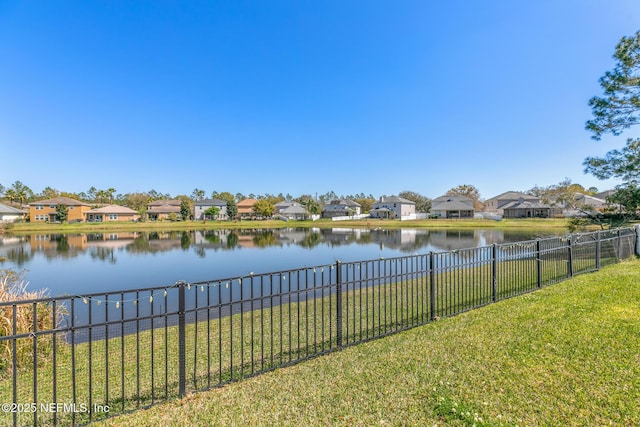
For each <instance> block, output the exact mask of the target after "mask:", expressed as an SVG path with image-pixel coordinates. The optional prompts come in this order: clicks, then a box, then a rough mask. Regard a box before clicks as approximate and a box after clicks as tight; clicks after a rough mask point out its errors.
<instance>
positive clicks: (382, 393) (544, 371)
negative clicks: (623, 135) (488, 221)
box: [103, 260, 640, 426]
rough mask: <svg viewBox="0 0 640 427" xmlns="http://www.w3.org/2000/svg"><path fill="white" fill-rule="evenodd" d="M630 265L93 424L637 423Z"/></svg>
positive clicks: (637, 350) (634, 285) (637, 308)
mask: <svg viewBox="0 0 640 427" xmlns="http://www.w3.org/2000/svg"><path fill="white" fill-rule="evenodd" d="M639 285H640V261H639V260H632V261H626V262H622V263H620V264H616V265H613V266H609V267H607V268H604V269H603V270H601V271H599V272H597V273H593V274H586V275H582V276H579V277H576V278H573V279H571V280H568V281H566V282H562V283H560V284H556V285H553V286H550V287H547V288H544V289H542V290H540V291H537V292H534V293H529V294H525V295H522V296H520V297H517V298H513V299H509V300H505V301H501V302H499V303H496V304H491V305H489V306H486V307H484V308H481V309H478V310H473V311H469V312H466V313H464V314H461V315H459V316H456V317H452V318H445V319H443V320H440V321H438V322H435V323H431V324H428V325H425V326H422V327H418V328H415V329H411V330H409V331H405V332H402V333H400V334H397V335H392V336H389V337H386V338H383V339H379V340H375V341H371V342H367V343H365V344H360V345H357V346H354V347H349V348H346V349H345V350H343V351H341V352H335V353H331V354H328V355H325V356H322V357H318V358H315V359H312V360H310V361H306V362H304V363H301V364H298V365H295V366H290V367H286V368H282V369H277V370H275V371H272V372H269V373H266V374H264V375H260V376H257V377H253V378H249V379H246V380H243V381H240V382H237V383H231V384H228V385H226V386H224V387H221V388H217V389H214V390H212V391H209V392H202V393H198V394H193V395H190V396H188V397H186V398H183V399H180V400H176V401H173V402H170V403H167V404H162V405H158V406H154V407H151V408H149V409H146V410H140V411H137V412H134V413H131V414H127V415H123V416H119V417H116V418H112V419H109V420H106V421H104V423H103V425H110V426H111V425H113V426H155V425H252V426H253V425H434V424H435V425H463V426H464V425H468V426H471V425H474V424H475V425H476V426H482V425H485V426H489V425H490V426H493V425H498V426H500V425H504V426H511V425H563V426H564V425H620V426H629V425H640V411H638V408H640V340H639V339H638V337H640V286H639Z"/></svg>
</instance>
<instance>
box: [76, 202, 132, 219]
mask: <svg viewBox="0 0 640 427" xmlns="http://www.w3.org/2000/svg"><path fill="white" fill-rule="evenodd" d="M84 215H85V218H86V221H87V222H114V221H118V222H122V221H138V220H139V219H140V214H139V213H138V212H137V211H134V210H133V209H131V208H128V207H126V206H119V205H107V206H103V207H101V208H96V209H91V210H90V211H87V212H85V213H84Z"/></svg>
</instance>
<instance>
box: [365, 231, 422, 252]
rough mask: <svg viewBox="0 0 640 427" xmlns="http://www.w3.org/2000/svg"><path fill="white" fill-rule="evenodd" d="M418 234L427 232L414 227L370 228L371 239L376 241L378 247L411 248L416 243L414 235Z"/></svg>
mask: <svg viewBox="0 0 640 427" xmlns="http://www.w3.org/2000/svg"><path fill="white" fill-rule="evenodd" d="M418 234H427V232H426V231H418V230H414V229H399V230H385V229H375V230H371V241H372V242H375V243H377V244H378V245H379V246H380V249H384V248H389V249H400V248H406V247H410V248H413V247H414V246H415V244H416V236H417V235H418Z"/></svg>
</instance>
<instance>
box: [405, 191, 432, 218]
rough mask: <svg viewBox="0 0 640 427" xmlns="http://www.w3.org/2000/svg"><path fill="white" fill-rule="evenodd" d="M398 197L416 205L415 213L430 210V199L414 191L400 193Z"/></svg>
mask: <svg viewBox="0 0 640 427" xmlns="http://www.w3.org/2000/svg"><path fill="white" fill-rule="evenodd" d="M398 196H400V197H402V198H403V199H407V200H411V201H412V202H414V203H415V204H416V212H421V213H426V212H429V211H430V210H431V199H429V198H428V197H426V196H423V195H422V194H420V193H416V192H415V191H401V192H400V193H398Z"/></svg>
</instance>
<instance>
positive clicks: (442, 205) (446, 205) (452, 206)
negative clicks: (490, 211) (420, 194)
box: [431, 199, 474, 211]
mask: <svg viewBox="0 0 640 427" xmlns="http://www.w3.org/2000/svg"><path fill="white" fill-rule="evenodd" d="M469 201H470V202H471V204H469V203H464V202H461V201H458V200H445V201H443V202H434V203H433V205H432V206H431V211H472V210H474V209H473V201H472V200H471V199H469Z"/></svg>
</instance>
